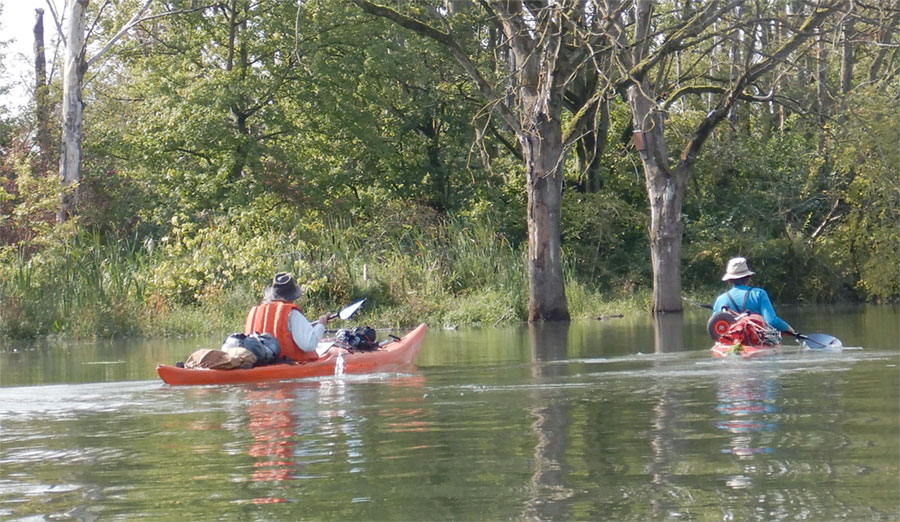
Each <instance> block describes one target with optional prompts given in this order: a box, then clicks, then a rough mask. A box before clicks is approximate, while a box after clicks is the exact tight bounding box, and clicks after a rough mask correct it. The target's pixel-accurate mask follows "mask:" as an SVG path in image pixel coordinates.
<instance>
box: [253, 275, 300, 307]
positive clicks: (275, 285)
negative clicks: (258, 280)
mask: <svg viewBox="0 0 900 522" xmlns="http://www.w3.org/2000/svg"><path fill="white" fill-rule="evenodd" d="M301 295H303V288H302V287H301V286H300V285H299V284H297V281H295V280H294V276H292V275H291V274H289V273H287V272H279V273H277V274H275V277H273V278H272V284H271V285H269V286H267V287H265V288H264V289H263V298H264V299H265V300H266V301H296V300H297V299H299V298H300V296H301Z"/></svg>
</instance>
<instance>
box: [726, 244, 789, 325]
mask: <svg viewBox="0 0 900 522" xmlns="http://www.w3.org/2000/svg"><path fill="white" fill-rule="evenodd" d="M754 274H756V272H752V271H750V269H749V268H748V267H747V260H746V259H745V258H743V257H735V258H733V259H730V260H729V261H728V266H727V268H726V269H725V275H724V276H722V281H728V282H729V283H731V289H730V290H728V291H727V292H725V293H724V294H722V295H720V296H719V297H718V298H716V302H715V303H714V304H713V313H714V314H715V313H717V312H721V311H722V308H728V309H729V310H732V311H734V312H737V313H743V312H750V313H753V314H759V315H761V316H762V317H763V319H765V320H766V323H768V324H769V325H770V326H772V327H773V328H776V329H778V331H780V332H788V333H790V334H792V335H793V334H796V333H797V332H795V331H794V329H793V328H791V325H789V324H787V323H786V322H785V321H784V320H783V319H781V318H780V317H778V315H776V314H775V308H774V307H772V301H771V300H770V299H769V294H768V293H766V291H765V290H763V289H762V288H751V287H749V286H747V282H748V281H749V280H750V276H752V275H754Z"/></svg>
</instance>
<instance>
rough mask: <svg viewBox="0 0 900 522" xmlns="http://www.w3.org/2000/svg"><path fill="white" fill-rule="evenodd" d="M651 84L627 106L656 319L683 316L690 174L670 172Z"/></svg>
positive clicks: (633, 92)
mask: <svg viewBox="0 0 900 522" xmlns="http://www.w3.org/2000/svg"><path fill="white" fill-rule="evenodd" d="M652 92H653V91H652V89H651V87H650V85H649V82H647V81H646V80H644V81H643V82H641V84H639V85H638V84H633V85H631V86H629V88H628V104H629V106H630V108H631V114H632V124H633V125H634V134H635V140H634V142H635V148H637V149H638V151H639V153H640V156H641V162H642V163H643V167H644V181H645V183H646V187H647V198H648V200H649V202H650V230H649V235H650V261H651V264H652V269H653V301H652V304H651V309H652V311H653V313H654V314H657V313H664V312H680V311H681V310H682V304H681V239H682V235H683V232H684V224H683V223H682V221H681V210H682V203H683V201H684V187H685V185H686V183H687V177H688V175H689V171H685V170H683V169H677V168H676V169H675V170H670V169H669V166H668V161H669V160H668V158H669V152H668V147H667V145H666V140H665V137H664V136H663V117H662V113H661V112H660V111H658V110H657V107H656V103H655V101H654V100H652V99H650V98H648V95H649V94H650V93H652Z"/></svg>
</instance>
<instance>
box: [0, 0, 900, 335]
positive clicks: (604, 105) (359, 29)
mask: <svg viewBox="0 0 900 522" xmlns="http://www.w3.org/2000/svg"><path fill="white" fill-rule="evenodd" d="M82 3H83V5H84V8H85V20H88V21H90V23H89V24H87V26H86V28H85V31H90V34H89V35H88V36H89V37H88V38H87V47H86V49H87V51H88V52H87V55H86V56H88V57H91V56H103V59H101V60H97V61H95V62H93V63H91V66H90V67H89V68H87V69H86V70H85V72H86V74H85V76H84V78H83V94H82V99H83V110H84V128H83V136H82V140H83V141H82V148H83V154H82V156H83V161H82V166H81V179H80V181H79V182H78V183H77V191H78V194H79V198H78V200H77V204H76V206H75V207H74V208H73V216H75V217H74V220H73V223H68V224H65V225H55V224H54V223H53V221H54V220H53V219H52V216H53V213H54V206H55V205H57V204H58V201H54V198H58V194H59V193H60V186H59V180H58V179H57V177H56V176H50V175H46V174H44V175H42V174H40V172H39V171H36V170H34V169H31V168H30V166H31V165H33V164H36V163H38V162H44V164H56V163H58V161H59V160H58V156H56V157H52V158H48V155H50V156H53V155H58V154H60V151H59V150H52V149H50V148H49V147H46V148H47V149H48V150H44V149H45V147H39V146H35V145H34V144H33V143H32V140H33V139H34V138H33V136H35V132H36V130H37V128H38V124H39V121H38V117H37V116H36V114H39V111H38V110H37V109H38V108H37V107H33V108H34V110H33V111H32V112H31V113H28V114H24V115H12V114H10V113H8V112H2V109H0V140H2V142H0V174H2V185H0V263H3V264H4V265H5V266H8V267H15V266H24V264H25V263H31V264H30V265H28V266H36V265H35V263H38V262H46V263H49V262H50V261H49V259H51V258H52V257H53V256H61V258H64V257H65V254H64V252H65V251H66V250H65V248H63V247H62V246H61V245H66V244H69V245H70V246H71V244H70V243H69V242H70V241H71V238H72V237H74V236H73V234H76V235H77V234H79V233H80V232H78V231H89V232H90V231H97V233H98V234H100V236H101V237H102V238H104V239H103V241H99V243H97V244H105V243H104V242H105V241H110V242H111V243H109V244H111V245H112V244H120V245H122V244H127V245H129V246H128V248H131V249H136V250H135V251H141V252H144V254H143V255H144V256H145V257H142V258H141V259H142V261H141V263H143V265H142V266H141V268H140V269H139V270H140V272H141V274H143V275H142V276H140V277H138V276H135V277H136V278H137V279H139V280H140V284H139V286H140V287H141V288H142V290H141V292H140V294H141V295H140V296H139V297H137V299H139V300H140V301H141V302H142V303H144V302H149V301H147V300H148V299H149V296H151V295H155V296H157V297H154V298H153V299H154V301H153V302H154V303H156V304H155V305H154V306H161V305H160V304H159V303H167V304H165V306H175V305H177V304H182V305H183V304H187V305H190V304H192V303H198V302H201V301H202V300H203V299H208V298H209V296H210V295H212V294H213V293H215V292H216V291H217V290H216V289H219V290H222V289H225V290H227V289H233V288H247V287H250V288H253V287H256V286H258V285H259V284H260V282H261V281H260V278H261V277H264V274H265V273H267V271H269V270H274V269H276V268H290V269H293V270H296V271H298V272H299V271H301V270H302V271H304V272H305V275H304V276H302V278H307V279H308V281H309V284H310V286H311V287H312V288H314V289H316V290H315V291H314V292H313V295H320V296H321V297H322V298H323V299H326V300H340V299H341V298H342V297H343V296H344V295H348V294H351V293H358V292H360V291H361V289H360V285H363V284H366V285H373V284H375V285H380V286H378V288H379V290H377V292H380V295H381V296H382V298H383V299H384V301H385V302H396V301H400V300H403V299H411V298H410V297H409V296H410V295H414V294H410V293H408V292H421V295H428V296H429V297H428V299H431V300H439V299H444V300H447V299H450V298H452V299H464V298H468V299H471V298H472V296H475V295H479V294H480V295H497V294H494V292H500V294H502V297H498V299H501V300H505V301H506V302H505V303H504V304H503V305H501V306H493V307H491V309H492V310H494V309H497V310H500V311H501V312H500V314H502V313H506V312H507V311H509V313H506V315H507V319H512V318H521V319H526V318H531V319H533V320H545V319H554V318H565V317H568V315H569V310H568V308H569V307H570V303H568V301H570V300H569V299H567V295H566V287H577V288H585V289H588V290H587V291H588V292H596V293H599V294H608V295H630V294H632V293H634V292H639V291H641V290H647V291H649V290H651V289H656V288H658V287H661V286H664V285H673V286H672V287H671V288H670V289H669V290H668V298H667V299H669V301H662V300H660V299H659V298H657V297H655V296H654V298H653V302H652V303H651V305H650V307H651V308H653V309H659V310H666V309H670V308H673V307H674V308H677V306H675V305H673V304H672V303H671V300H672V296H673V295H674V296H675V299H677V300H680V297H681V296H680V294H681V293H682V289H684V290H686V291H687V292H689V293H693V292H700V293H703V292H710V291H712V289H713V288H715V285H716V284H717V281H718V276H719V274H720V272H721V270H722V267H723V266H724V263H725V261H726V260H727V259H728V258H729V257H731V256H733V255H745V256H747V257H749V258H750V259H751V264H752V265H753V266H754V267H755V268H756V269H757V272H758V273H759V274H760V279H761V280H760V281H759V284H761V285H764V286H766V287H767V288H769V289H770V293H772V294H773V295H774V296H775V297H776V298H777V299H782V300H798V301H800V300H822V301H831V300H838V299H850V300H871V301H896V300H897V299H898V296H900V281H898V279H900V274H898V270H897V268H896V266H897V265H896V261H895V260H896V258H897V257H898V254H900V252H898V249H900V237H898V236H900V232H898V229H900V227H898V223H900V208H898V201H900V174H898V167H897V166H898V165H900V157H898V154H900V153H898V147H897V146H896V137H897V135H898V120H897V118H896V106H897V101H898V100H897V97H898V92H900V89H898V87H900V81H898V70H900V69H898V66H900V56H898V43H900V35H898V22H900V5H898V2H897V1H896V0H894V1H891V2H880V3H867V2H845V1H827V0H821V1H804V0H779V1H776V2H765V3H758V2H745V1H740V0H735V1H731V2H714V1H708V2H707V1H703V2H683V1H680V0H671V1H664V2H648V1H645V0H635V1H594V0H590V1H574V0H570V1H566V2H556V3H544V2H514V1H510V2H480V3H474V2H455V1H449V2H448V1H443V0H441V1H438V0H428V1H426V0H407V1H403V2H377V1H374V0H371V1H370V0H356V1H355V2H354V3H353V4H349V3H346V2H340V1H337V0H310V1H306V2H301V3H299V4H296V3H293V4H292V3H286V2H254V1H251V0H226V1H223V2H215V3H209V4H206V3H204V2H202V0H201V1H197V0H169V1H158V2H150V3H149V4H147V3H145V2H137V1H130V0H115V1H113V0H105V1H91V2H82ZM0 6H2V4H0ZM53 14H54V15H60V14H62V13H53ZM136 14H137V15H139V16H137V17H136ZM57 22H59V27H64V25H63V23H64V21H61V20H57ZM49 23H50V22H49V21H48V24H49ZM55 27H56V24H53V29H52V30H48V31H47V33H48V35H53V36H51V37H50V40H52V42H55V41H56V40H58V39H59V38H60V37H61V35H59V34H58V32H57V31H56V30H55ZM126 27H128V31H127V32H124V33H123V32H122V30H123V28H126ZM113 39H115V44H114V45H112V46H108V47H107V46H105V44H106V43H108V42H111V41H113ZM52 42H51V43H52ZM92 46H93V47H92ZM2 52H3V48H2V47H0V53H2ZM2 64H3V60H0V67H2ZM12 81H13V80H12V79H11V78H8V77H7V76H6V75H5V73H4V70H3V69H2V68H0V89H3V88H4V87H5V86H8V85H10V83H11V82H12ZM61 82H62V79H61V78H58V77H56V78H54V77H51V78H50V85H49V91H48V92H49V95H48V99H49V100H50V103H51V108H52V111H51V114H53V115H54V116H53V118H54V119H55V120H56V123H55V126H54V128H56V129H59V128H60V127H59V126H60V125H61V117H62V116H61V115H62V103H63V96H62V92H63V90H62V83H61ZM58 138H59V137H57V139H58ZM676 151H678V152H676ZM48 159H49V161H48ZM675 196H677V198H675V199H677V201H676V200H673V199H672V198H673V197H675ZM666 198H669V199H666ZM663 201H667V202H668V203H665V204H663V203H662V202H663ZM672 201H674V202H675V203H676V204H675V205H673V206H665V205H668V204H669V203H671V202H672ZM664 220H669V221H668V223H669V224H668V225H667V228H666V227H664V228H661V229H657V228H655V227H656V226H657V224H658V223H661V222H663V221H664ZM484 230H489V231H490V235H489V236H487V237H485V236H483V235H479V234H483V231H484ZM477 231H481V232H477ZM450 233H452V234H458V235H457V236H453V237H451V236H448V235H447V234H450ZM348 236H350V237H348ZM454 238H456V239H454ZM459 238H467V239H466V240H465V241H468V242H469V243H468V244H469V245H470V248H472V249H473V250H472V251H471V252H469V253H470V254H471V253H473V252H474V251H475V249H477V248H480V247H481V246H483V245H475V244H474V243H475V242H476V241H479V242H493V243H494V245H493V246H494V247H502V248H508V249H509V253H508V254H507V253H499V252H494V253H493V254H491V255H495V256H499V257H500V258H503V259H507V257H506V256H507V255H509V256H510V257H509V258H508V259H511V261H510V264H512V265H513V266H514V268H515V269H516V270H517V272H516V273H515V274H514V275H511V276H510V279H509V281H510V282H509V283H507V281H506V280H505V279H503V282H502V284H501V283H500V282H499V280H498V281H494V282H492V281H491V278H490V277H482V276H481V275H479V274H480V273H481V269H480V268H476V267H475V266H474V265H473V264H471V263H468V262H462V261H461V260H462V259H463V256H462V255H461V252H462V251H463V247H464V246H465V245H466V244H467V243H465V242H463V243H456V242H455V241H456V240H457V239H459ZM475 238H478V239H477V240H476V239H475ZM432 241H433V242H432ZM117 242H118V243H117ZM148 245H149V248H148ZM218 245H228V247H227V248H228V249H229V250H228V251H225V250H221V249H218ZM674 245H677V247H678V248H677V250H673V249H674ZM424 247H428V248H429V249H431V250H432V251H433V252H432V253H430V254H423V252H422V250H421V248H424ZM348 249H350V250H353V251H354V252H353V253H352V255H350V253H348V252H347V250H348ZM326 252H327V253H328V254H327V255H325V253H326ZM660 252H675V253H674V258H672V259H667V260H666V261H665V262H666V263H668V264H669V266H671V267H673V268H674V271H673V270H670V269H667V268H661V267H663V266H664V265H661V264H659V263H658V262H657V257H656V256H657V254H659V253H660ZM431 255H433V256H434V257H433V258H429V259H431V260H430V261H428V263H431V264H430V265H429V264H427V263H425V258H426V257H428V256H431ZM342 256H343V257H342ZM351 258H352V259H359V260H360V262H359V263H357V262H356V261H351ZM341 259H343V260H344V262H343V265H341ZM364 259H371V260H372V262H371V264H369V263H366V262H364V261H362V260H364ZM401 259H402V260H401ZM651 259H653V262H651ZM60 262H62V261H60ZM387 262H390V263H391V264H392V266H394V267H396V270H398V271H404V275H402V276H400V275H398V274H397V273H393V274H390V275H388V274H389V273H385V274H384V275H383V277H385V278H386V279H385V280H382V281H380V282H379V281H374V280H373V279H372V278H371V277H370V275H371V273H372V272H371V271H372V270H373V269H372V266H373V265H378V264H381V263H387ZM423 263H425V264H423ZM363 265H365V270H366V276H365V278H363V276H362V273H361V271H362V269H363ZM48 266H49V265H48ZM338 266H342V267H341V268H336V267H338ZM436 266H441V267H442V269H441V270H440V271H435V272H430V271H429V270H432V269H434V268H435V267H436ZM429 267H431V268H429ZM493 270H497V268H496V267H495V268H493ZM13 272H14V271H11V270H4V271H3V275H0V295H2V296H6V297H5V299H12V298H13V297H12V296H14V295H17V294H16V293H17V292H20V293H21V291H22V288H24V287H22V286H16V285H25V287H27V285H26V284H25V283H23V282H22V281H19V282H15V281H13V280H12V279H11V276H10V275H8V274H11V273H13ZM341 274H343V276H341ZM429 274H431V275H429ZM437 274H440V275H439V276H438V275H437ZM307 276H308V277H307ZM342 277H345V279H342ZM429 277H433V278H434V279H435V281H429V282H426V280H427V279H428V278H429ZM417 278H419V280H420V282H421V284H422V285H423V286H425V287H428V288H427V289H425V288H423V289H419V290H416V289H413V288H409V287H408V286H407V283H409V284H410V285H414V284H415V283H414V281H415V280H416V279H417ZM467 278H468V282H467ZM516 278H518V279H516ZM475 281H479V282H478V283H475ZM673 283H677V284H673ZM516 286H519V287H522V288H524V290H518V289H515V287H516ZM319 289H321V290H319ZM319 291H321V294H316V292H319ZM369 291H372V290H371V289H369ZM579 292H580V290H579ZM404 296H405V297H404ZM417 299H418V298H417ZM424 301H425V300H423V302H421V303H419V304H420V305H421V306H423V307H426V304H425V303H424ZM431 306H432V307H434V306H436V305H431ZM576 306H580V305H576ZM498 315H499V314H498ZM497 319H499V317H497Z"/></svg>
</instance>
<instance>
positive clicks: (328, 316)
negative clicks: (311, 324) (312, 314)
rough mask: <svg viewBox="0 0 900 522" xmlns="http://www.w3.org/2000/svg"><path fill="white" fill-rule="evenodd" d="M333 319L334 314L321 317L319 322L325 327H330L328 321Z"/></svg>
mask: <svg viewBox="0 0 900 522" xmlns="http://www.w3.org/2000/svg"><path fill="white" fill-rule="evenodd" d="M331 318H332V314H325V315H322V316H319V320H318V321H317V322H318V323H319V324H321V325H323V326H328V321H330V320H331Z"/></svg>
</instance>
